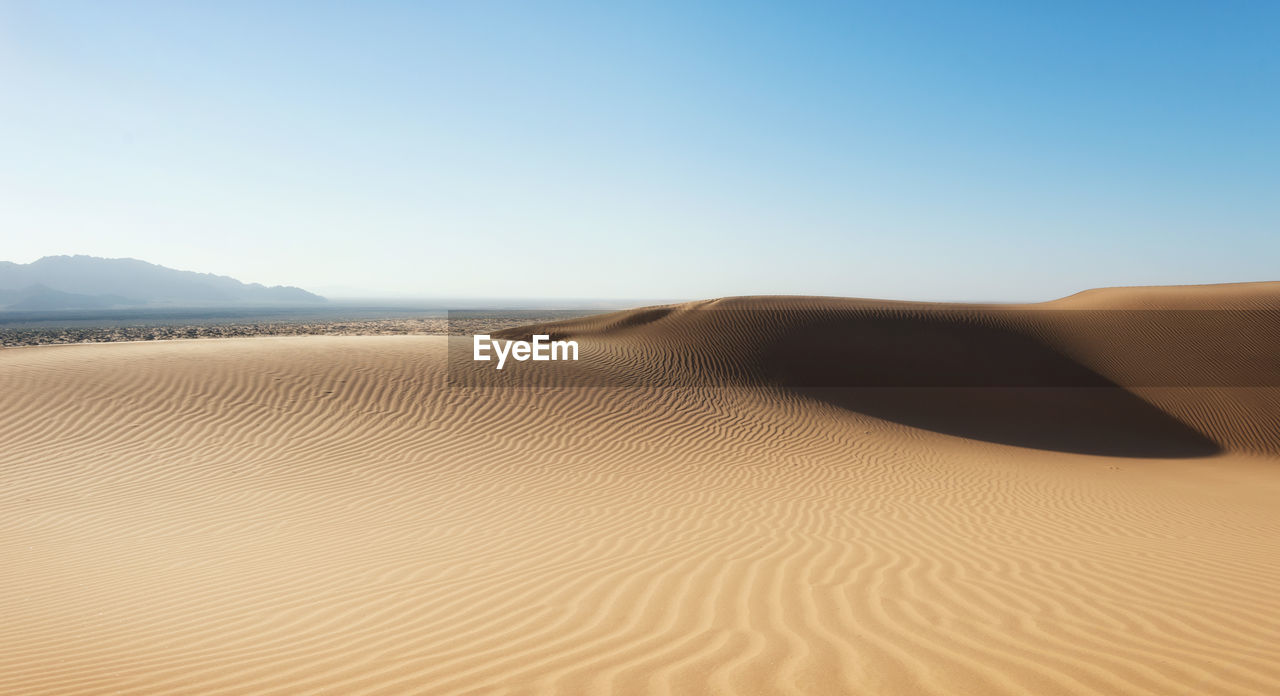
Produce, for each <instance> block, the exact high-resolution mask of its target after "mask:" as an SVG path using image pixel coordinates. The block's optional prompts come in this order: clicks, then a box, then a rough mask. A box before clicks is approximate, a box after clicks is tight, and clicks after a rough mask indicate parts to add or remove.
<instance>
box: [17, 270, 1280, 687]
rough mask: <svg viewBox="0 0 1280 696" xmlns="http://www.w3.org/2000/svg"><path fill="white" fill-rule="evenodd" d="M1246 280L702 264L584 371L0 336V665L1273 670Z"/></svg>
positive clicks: (1251, 681) (333, 341) (77, 680)
mask: <svg viewBox="0 0 1280 696" xmlns="http://www.w3.org/2000/svg"><path fill="white" fill-rule="evenodd" d="M1276 309H1280V284H1251V285H1239V286H1209V287H1198V288H1140V289H1111V290H1099V291H1091V292H1088V293H1082V294H1080V295H1076V296H1072V297H1070V298H1065V299H1063V300H1059V301H1057V302H1054V303H1047V304H1044V305H1035V306H1026V307H1016V306H1010V307H984V306H960V305H922V304H918V303H893V302H879V301H870V300H844V299H832V298H729V299H722V300H713V301H707V302H700V303H689V304H686V305H676V306H672V307H666V308H658V309H646V310H636V311H632V312H623V313H615V314H612V315H607V316H604V317H599V318H590V319H579V320H572V321H567V322H561V323H559V324H556V325H553V326H551V327H550V328H549V330H551V331H553V332H554V333H555V334H556V335H557V336H564V337H572V338H574V339H575V340H578V341H580V342H581V343H582V345H583V351H584V358H583V360H582V361H580V362H579V363H577V364H574V365H572V366H556V368H555V369H563V370H574V371H576V372H574V373H573V374H572V375H569V373H565V374H566V375H568V376H570V377H572V376H574V375H577V376H579V377H581V376H582V375H586V376H587V377H589V378H590V380H593V385H592V386H587V387H581V386H571V387H570V386H563V384H561V383H559V382H557V374H558V373H556V372H554V371H548V372H541V373H535V372H533V369H534V367H533V366H526V367H528V368H529V369H526V370H525V371H524V373H523V374H524V377H525V378H526V379H528V380H529V382H528V384H529V385H532V386H528V385H526V386H501V385H498V386H494V385H493V384H486V383H485V380H496V379H498V377H496V376H494V375H495V373H493V372H489V373H481V372H477V371H476V370H475V369H473V368H475V366H466V365H463V366H459V365H456V364H455V365H453V366H452V367H453V368H454V371H452V372H451V370H450V367H451V366H450V365H448V364H447V361H446V355H447V354H448V353H449V350H450V349H449V342H450V341H454V342H456V341H459V340H465V339H462V338H460V337H444V336H303V337H266V338H232V339H212V340H199V341H166V342H147V343H107V344H97V345H72V346H42V347H27V348H12V349H6V350H0V406H2V407H0V443H2V446H0V496H2V500H3V503H2V504H0V569H2V570H0V693H4V694H105V693H128V694H159V693H166V694H167V693H183V694H247V693H253V694H312V693H335V694H402V693H403V694H409V693H412V694H948V695H950V694H973V695H975V696H995V695H998V694H1039V695H1044V694H1149V695H1152V696H1169V695H1172V694H1259V695H1262V694H1276V693H1280V425H1278V424H1280V388H1278V387H1277V386H1276V385H1277V383H1280V382H1278V380H1277V373H1276V372H1275V370H1276V367H1277V366H1276V355H1277V351H1276V348H1277V346H1280V334H1278V333H1277V327H1276V325H1275V324H1274V322H1272V323H1268V322H1269V321H1270V318H1271V317H1273V316H1274V314H1273V313H1272V312H1273V310H1276ZM720 310H732V311H720ZM1046 310H1049V311H1046ZM1059 310H1072V311H1059ZM1076 310H1084V311H1076ZM1094 310H1097V313H1092V312H1094ZM1130 310H1144V311H1146V310H1151V312H1150V313H1146V314H1133V315H1127V314H1124V312H1128V311H1130ZM1166 310H1179V311H1180V312H1182V313H1173V314H1170V313H1168V312H1167V311H1166ZM1199 310H1204V313H1202V314H1192V315H1188V314H1186V313H1185V312H1187V311H1199ZM1226 311H1229V312H1230V313H1226V314H1224V313H1223V312H1226ZM1241 313H1246V314H1241ZM1247 313H1252V314H1247ZM1186 316H1193V317H1195V318H1196V319H1195V321H1193V322H1191V323H1190V324H1184V323H1179V322H1184V321H1185V319H1170V317H1186ZM1241 316H1245V317H1247V318H1248V320H1247V321H1241V320H1240V317H1241ZM771 317H772V318H773V319H771ZM1133 317H1137V319H1134V318H1133ZM778 318H780V319H778ZM1170 322H1172V323H1170ZM1224 322H1225V323H1224ZM903 327H906V328H907V329H909V330H907V331H905V333H904V331H903V330H902V329H903ZM921 327H924V330H925V331H926V332H927V333H928V334H929V335H930V336H933V337H934V338H935V339H936V340H930V341H916V342H915V343H912V342H909V340H908V339H913V337H916V338H918V336H919V333H918V332H919V330H920V328H921ZM1242 327H1243V328H1242ZM516 333H519V332H516ZM513 335H514V334H513ZM904 337H905V338H904ZM1224 341H1225V343H1224ZM1224 345H1229V346H1230V347H1231V348H1232V356H1233V357H1232V358H1231V359H1230V360H1223V359H1222V356H1221V354H1220V350H1221V348H1222V347H1223V346H1224ZM814 346H817V347H816V348H815V347H814ZM550 367H551V366H547V365H539V366H537V369H542V368H548V369H550ZM1023 368H1025V370H1029V371H1030V372H1026V371H1024V370H1023ZM1037 370H1048V371H1049V373H1051V374H1050V377H1051V380H1050V382H1051V383H1050V384H1048V386H1046V385H1044V384H1039V383H1037V382H1035V379H1031V381H1028V382H1023V381H1020V380H1022V378H1023V377H1024V376H1025V375H1027V374H1032V373H1034V374H1032V376H1033V377H1035V376H1036V375H1040V374H1041V373H1039V372H1036V371H1037ZM459 371H460V372H459ZM504 374H505V373H504ZM512 374H517V375H518V374H520V373H519V372H518V371H516V372H513V373H512ZM459 376H461V377H464V378H466V379H463V380H462V383H459V381H458V377H459ZM1036 378H1038V377H1036ZM502 379H512V378H511V377H503V378H502ZM468 380H472V381H468ZM877 380H879V381H877ZM984 380H991V381H994V382H999V383H1000V384H999V385H998V386H995V387H993V386H991V385H989V384H983V381H984ZM1005 382H1009V383H1005ZM494 384H496V383H494ZM837 387H839V388H837Z"/></svg>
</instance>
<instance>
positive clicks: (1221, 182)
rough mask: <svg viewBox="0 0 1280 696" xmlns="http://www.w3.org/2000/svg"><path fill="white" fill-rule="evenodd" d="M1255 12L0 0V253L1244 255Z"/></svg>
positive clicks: (282, 264) (815, 275) (1239, 263)
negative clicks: (1, 235)
mask: <svg viewBox="0 0 1280 696" xmlns="http://www.w3.org/2000/svg"><path fill="white" fill-rule="evenodd" d="M1278 27H1280V6H1278V5H1274V4H1264V3H1256V4H1242V5H1233V6H1231V7H1219V6H1207V5H1200V4H1192V3H1170V4H1164V5H1160V6H1156V7H1151V8H1135V7H1130V8H1128V9H1119V8H1116V7H1113V6H1110V5H1103V4H1099V5H1088V6H1081V5H1072V6H1063V7H1051V8H1043V7H1042V8H1029V7H1023V8H1016V7H1009V6H1008V5H1007V4H1002V3H976V4H969V5H965V6H963V7H956V6H947V5H944V4H940V3H938V4H935V3H926V4H925V5H923V6H914V7H912V8H906V7H872V6H860V7H845V8H828V7H817V6H808V7H796V6H794V5H787V6H785V7H784V6H782V5H779V6H776V7H772V8H770V7H754V8H744V7H740V6H735V5H730V4H714V5H708V6H701V7H697V8H694V7H689V6H685V5H677V4H664V5H652V4H644V5H634V6H630V5H626V6H624V5H614V4H610V5H608V6H603V7H602V6H596V5H592V4H587V3H560V4H555V5H552V6H542V7H538V8H534V7H531V6H525V5H522V4H514V3H513V4H493V5H485V6H483V7H481V6H473V5H468V6H451V7H438V8H425V7H418V6H415V5H409V4H399V3H377V4H372V5H362V6H360V7H345V8H344V7H337V6H316V5H312V4H302V3H280V4H273V5H271V6H270V7H262V6H258V5H255V4H250V3H227V4H219V5H217V6H210V7H194V6H177V5H172V4H168V3H127V4H115V5H106V4H99V3H86V2H69V3H59V4H57V5H47V4H46V5H42V4H35V3H15V2H0V81H2V84H3V85H4V89H2V90H0V113H3V117H0V118H3V127H2V128H0V148H3V151H4V152H5V157H4V158H3V163H2V164H0V227H2V228H3V229H4V230H5V231H6V235H5V236H6V243H5V245H4V247H3V248H2V249H0V258H3V259H4V260H8V261H13V262H17V263H29V262H31V261H34V260H36V259H37V258H40V257H42V256H47V255H61V254H68V255H75V254H86V255H93V256H101V257H108V258H118V257H130V258H137V259H141V260H144V261H148V262H151V263H155V264H159V265H163V266H167V267H171V268H176V269H182V270H193V271H199V272H208V273H216V274H219V275H229V276H231V277H234V278H236V279H238V280H241V281H244V282H246V283H255V282H256V283H262V284H264V285H269V286H270V285H290V286H297V287H301V288H305V289H307V290H311V291H314V292H317V293H320V294H322V295H326V296H331V297H335V298H342V297H387V298H391V297H404V298H409V297H413V298H426V297H431V298H436V297H453V296H458V297H521V296H524V297H528V296H536V297H580V298H696V297H712V296H726V295H751V294H805V295H837V296H860V297H882V298H895V299H919V300H958V301H966V300H967V301H1035V300H1048V299H1052V298H1056V297H1061V296H1064V295H1069V294H1072V293H1074V292H1078V291H1081V290H1085V289H1088V288H1092V287H1099V286H1116V285H1147V284H1202V283H1219V282H1247V281H1262V280H1274V279H1276V278H1277V276H1276V274H1275V268H1276V267H1277V261H1280V197H1277V196H1276V195H1275V191H1277V190H1280V167H1278V166H1277V164H1276V163H1277V162H1280V137H1277V136H1280V108H1277V107H1278V106H1280V79H1278V76H1280V57H1278V54H1280V52H1278V51H1277V50H1276V46H1278V45H1280V28H1278ZM335 289H340V292H339V293H338V294H335V293H334V292H333V291H334V290H335Z"/></svg>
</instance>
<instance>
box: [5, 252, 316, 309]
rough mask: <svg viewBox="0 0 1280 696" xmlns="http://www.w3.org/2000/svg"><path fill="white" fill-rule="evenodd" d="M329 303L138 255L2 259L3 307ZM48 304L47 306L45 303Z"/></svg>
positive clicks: (298, 292)
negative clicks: (123, 256) (31, 260)
mask: <svg viewBox="0 0 1280 696" xmlns="http://www.w3.org/2000/svg"><path fill="white" fill-rule="evenodd" d="M321 302H325V299H324V298H323V297H320V296H319V295H316V294H313V293H310V292H307V291H306V290H303V289H301V288H296V287H291V286H284V285H276V286H271V287H267V286H264V285H262V284H260V283H242V282H240V281H239V280H236V279H235V278H232V277H230V276H222V275H216V274H213V273H197V272H195V271H180V270H177V269H173V268H167V267H165V266H160V265H157V264H154V263H150V262H147V261H143V260H141V259H133V258H115V259H108V258H101V257H96V256H85V255H82V254H77V255H74V256H67V255H62V256H45V257H42V258H40V259H37V260H36V261H33V262H31V263H28V264H19V263H11V262H0V308H7V309H98V308H102V307H114V306H141V305H150V306H170V307H183V306H186V307H191V306H244V305H293V304H316V303H321ZM46 305H47V306H46Z"/></svg>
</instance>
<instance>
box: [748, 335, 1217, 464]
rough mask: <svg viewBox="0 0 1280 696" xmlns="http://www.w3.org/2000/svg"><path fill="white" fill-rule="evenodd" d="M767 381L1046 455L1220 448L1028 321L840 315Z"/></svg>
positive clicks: (774, 349) (1188, 453)
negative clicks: (1035, 333) (1028, 328)
mask: <svg viewBox="0 0 1280 696" xmlns="http://www.w3.org/2000/svg"><path fill="white" fill-rule="evenodd" d="M761 358H762V367H763V369H764V371H765V373H766V374H767V375H768V377H769V378H770V379H771V380H772V381H774V382H775V383H777V384H780V385H781V386H783V387H784V388H787V389H789V390H792V391H793V392H795V393H798V394H800V395H802V396H804V397H806V398H810V399H816V400H819V401H823V402H826V403H829V404H832V405H835V406H838V407H840V408H843V409H848V410H850V411H855V412H858V413H864V414H867V415H871V416H875V417H877V418H883V419H886V420H890V421H894V422H898V423H903V424H905V425H910V426H914V427H917V428H923V429H926V430H932V431H935V432H940V433H946V434H949V435H957V436H961V437H966V438H972V439H977V440H984V441H988V442H996V443H1002V444H1008V445H1016V446H1020V447H1031V448H1035V449H1042V450H1055V451H1060V452H1074V453H1082V454H1095V455H1108V456H1119V457H1150V458H1157V457H1158V458H1181V457H1204V456H1209V455H1213V454H1216V453H1218V452H1220V451H1221V448H1220V447H1219V446H1218V445H1217V444H1216V443H1214V442H1212V441H1211V440H1209V439H1207V438H1206V437H1204V436H1203V435H1201V434H1200V433H1198V432H1196V431H1195V430H1193V429H1191V428H1189V427H1188V426H1186V425H1185V424H1183V423H1182V422H1180V421H1178V420H1176V419H1174V418H1173V417H1171V416H1169V415H1168V414H1166V413H1165V412H1163V411H1161V410H1160V409H1158V408H1156V407H1154V406H1152V405H1151V404H1149V403H1147V402H1146V401H1143V400H1142V399H1140V398H1138V397H1137V396H1135V395H1133V394H1132V393H1130V392H1129V391H1127V390H1126V389H1124V388H1123V387H1122V386H1121V385H1118V384H1116V383H1114V382H1112V381H1110V380H1108V379H1106V378H1105V377H1103V376H1101V375H1099V374H1097V373H1096V372H1093V371H1092V370H1090V369H1088V368H1087V367H1085V366H1083V365H1080V364H1079V363H1077V362H1075V361H1073V360H1071V359H1070V358H1068V357H1067V356H1065V355H1063V354H1062V353H1060V352H1058V351H1057V350H1055V349H1053V348H1052V347H1050V346H1048V345H1046V344H1045V343H1043V342H1042V341H1040V340H1038V339H1037V338H1034V337H1032V336H1030V335H1028V333H1024V332H1023V331H1022V330H1021V329H1020V328H1019V327H1016V326H1014V327H1010V326H1000V325H999V324H998V323H992V322H989V321H987V322H980V321H979V322H975V321H973V320H972V319H968V318H964V317H955V316H951V317H948V316H945V315H939V316H932V317H921V316H919V315H915V316H909V317H903V316H876V315H870V316H868V315H859V316H852V317H850V316H831V317H820V318H817V319H815V320H813V321H810V322H806V323H805V324H804V325H802V326H800V327H799V328H798V330H796V331H795V332H790V331H789V332H788V336H787V339H786V340H785V341H779V342H778V343H775V344H772V345H770V346H767V347H766V348H765V350H764V353H763V355H761Z"/></svg>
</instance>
